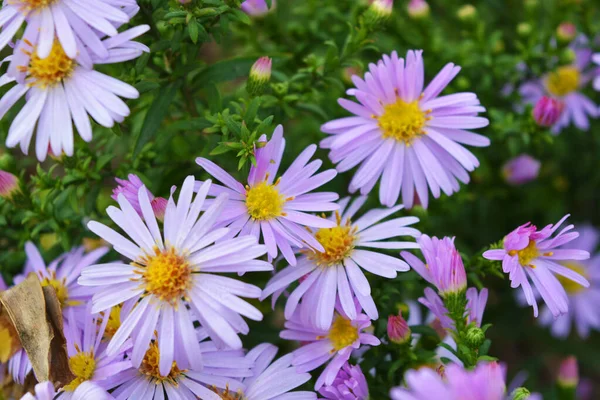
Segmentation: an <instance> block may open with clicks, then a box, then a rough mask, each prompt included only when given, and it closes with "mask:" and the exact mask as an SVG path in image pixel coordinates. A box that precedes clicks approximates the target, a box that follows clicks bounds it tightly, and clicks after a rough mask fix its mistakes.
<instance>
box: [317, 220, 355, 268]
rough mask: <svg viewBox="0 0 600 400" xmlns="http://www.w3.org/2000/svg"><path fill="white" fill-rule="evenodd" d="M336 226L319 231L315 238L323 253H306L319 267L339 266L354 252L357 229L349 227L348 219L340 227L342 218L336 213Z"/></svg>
mask: <svg viewBox="0 0 600 400" xmlns="http://www.w3.org/2000/svg"><path fill="white" fill-rule="evenodd" d="M335 216H336V220H337V226H336V227H333V228H322V229H319V230H318V231H317V233H316V235H315V238H316V239H317V240H318V241H319V243H321V245H322V246H323V248H324V249H325V252H323V253H321V252H318V251H314V252H313V251H309V252H307V255H308V258H309V259H310V260H312V261H314V262H315V263H316V264H317V265H319V266H322V265H324V266H331V265H335V264H339V263H340V262H341V261H343V260H344V259H345V258H346V257H348V256H349V255H350V253H351V252H352V250H354V242H355V240H356V231H357V229H358V228H357V227H353V226H351V223H350V219H348V220H347V221H346V223H345V224H344V225H342V218H341V217H340V214H339V213H338V212H336V215H335Z"/></svg>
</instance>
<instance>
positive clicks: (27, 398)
mask: <svg viewBox="0 0 600 400" xmlns="http://www.w3.org/2000/svg"><path fill="white" fill-rule="evenodd" d="M56 395H57V393H56V390H55V389H54V386H53V385H52V383H51V382H49V381H46V382H42V383H38V384H37V385H35V395H34V394H31V393H26V394H25V395H24V396H23V397H21V400H52V399H54V398H55V397H56ZM60 398H61V399H62V398H65V397H64V396H61V397H60ZM70 399H71V400H90V399H94V400H112V399H114V397H112V396H111V395H110V394H108V392H107V391H106V390H104V389H102V388H101V387H99V386H96V385H95V384H94V383H92V382H84V383H82V384H81V385H79V387H78V388H77V390H75V392H74V393H73V395H72V396H71V397H70Z"/></svg>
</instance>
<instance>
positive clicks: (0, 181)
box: [0, 170, 19, 200]
mask: <svg viewBox="0 0 600 400" xmlns="http://www.w3.org/2000/svg"><path fill="white" fill-rule="evenodd" d="M18 192H19V179H18V178H17V177H16V176H14V175H13V174H11V173H10V172H6V171H1V170H0V197H3V198H5V199H9V200H10V199H12V197H13V196H14V195H15V194H16V193H18Z"/></svg>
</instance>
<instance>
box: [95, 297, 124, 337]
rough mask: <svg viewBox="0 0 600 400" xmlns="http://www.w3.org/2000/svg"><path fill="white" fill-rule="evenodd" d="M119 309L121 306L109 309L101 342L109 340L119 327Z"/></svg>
mask: <svg viewBox="0 0 600 400" xmlns="http://www.w3.org/2000/svg"><path fill="white" fill-rule="evenodd" d="M121 308H123V305H122V304H117V305H116V306H114V307H112V308H111V309H110V314H109V315H108V322H107V323H106V328H104V336H103V337H102V339H103V340H110V339H111V338H112V337H113V336H114V335H115V333H116V332H117V330H118V329H119V327H120V326H121ZM105 313H106V312H105ZM100 322H101V321H100Z"/></svg>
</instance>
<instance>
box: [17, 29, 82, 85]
mask: <svg viewBox="0 0 600 400" xmlns="http://www.w3.org/2000/svg"><path fill="white" fill-rule="evenodd" d="M75 66H76V62H75V60H72V59H70V58H69V57H68V56H67V55H66V54H65V51H64V50H63V48H62V46H61V45H60V43H59V42H58V41H57V40H55V41H54V44H53V45H52V51H50V55H48V57H46V58H44V59H41V58H39V57H38V55H37V52H34V53H33V54H32V55H31V60H30V61H29V68H27V69H26V70H27V72H28V74H29V77H30V78H32V79H33V82H32V84H33V85H35V86H39V87H42V88H46V87H48V86H53V85H56V84H58V83H60V82H62V81H63V79H65V78H68V77H69V76H71V74H72V73H73V70H74V69H75Z"/></svg>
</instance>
